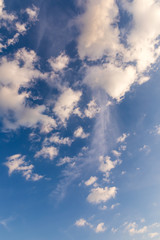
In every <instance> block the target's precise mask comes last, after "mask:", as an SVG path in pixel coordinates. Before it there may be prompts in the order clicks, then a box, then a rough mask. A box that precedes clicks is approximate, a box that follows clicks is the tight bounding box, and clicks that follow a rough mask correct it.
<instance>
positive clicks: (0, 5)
mask: <svg viewBox="0 0 160 240" xmlns="http://www.w3.org/2000/svg"><path fill="white" fill-rule="evenodd" d="M38 12H39V9H38V8H37V7H36V6H34V5H33V6H32V8H27V9H26V10H25V11H23V12H21V15H22V16H21V19H19V18H18V17H17V15H16V14H15V13H10V12H8V11H7V10H6V8H5V4H4V1H3V0H1V1H0V27H5V29H6V31H5V32H4V31H3V33H2V34H1V38H0V52H2V51H3V50H4V49H7V48H8V47H9V46H10V45H14V44H15V43H17V42H18V41H19V38H20V36H22V35H24V34H25V33H26V32H27V30H28V29H30V27H31V26H32V24H33V23H34V22H35V21H36V20H37V16H38ZM25 13H27V15H28V18H26V16H25ZM7 34H8V35H7Z"/></svg>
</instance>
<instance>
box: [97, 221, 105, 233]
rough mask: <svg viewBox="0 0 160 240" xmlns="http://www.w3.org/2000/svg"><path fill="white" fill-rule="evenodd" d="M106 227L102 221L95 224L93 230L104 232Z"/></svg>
mask: <svg viewBox="0 0 160 240" xmlns="http://www.w3.org/2000/svg"><path fill="white" fill-rule="evenodd" d="M106 229H107V228H106V227H105V225H104V223H103V222H102V223H99V224H98V225H97V227H96V229H95V232H96V233H100V232H105V231H106Z"/></svg>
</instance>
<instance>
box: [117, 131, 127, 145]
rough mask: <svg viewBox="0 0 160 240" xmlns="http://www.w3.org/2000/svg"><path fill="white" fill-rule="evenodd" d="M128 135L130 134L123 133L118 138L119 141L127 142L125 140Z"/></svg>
mask: <svg viewBox="0 0 160 240" xmlns="http://www.w3.org/2000/svg"><path fill="white" fill-rule="evenodd" d="M128 136H129V134H126V133H123V134H122V135H121V136H120V137H118V138H117V143H123V142H125V140H126V138H127V137H128Z"/></svg>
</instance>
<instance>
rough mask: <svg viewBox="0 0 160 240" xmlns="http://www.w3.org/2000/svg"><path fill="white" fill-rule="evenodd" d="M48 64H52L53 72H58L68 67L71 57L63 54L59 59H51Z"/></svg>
mask: <svg viewBox="0 0 160 240" xmlns="http://www.w3.org/2000/svg"><path fill="white" fill-rule="evenodd" d="M48 62H49V63H50V65H51V67H52V69H53V71H55V72H58V71H62V70H63V69H64V68H66V67H67V65H68V63H69V57H68V56H67V55H65V53H64V52H62V53H61V54H60V55H59V56H58V57H57V58H53V57H52V58H50V59H49V60H48Z"/></svg>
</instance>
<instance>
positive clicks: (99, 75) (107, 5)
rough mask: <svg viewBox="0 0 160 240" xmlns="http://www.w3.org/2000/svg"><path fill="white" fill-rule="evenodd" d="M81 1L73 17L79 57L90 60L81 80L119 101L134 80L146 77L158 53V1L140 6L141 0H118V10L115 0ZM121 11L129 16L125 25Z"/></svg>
mask: <svg viewBox="0 0 160 240" xmlns="http://www.w3.org/2000/svg"><path fill="white" fill-rule="evenodd" d="M83 5H84V13H83V14H82V15H80V16H79V17H78V20H77V22H78V26H79V29H80V35H79V38H78V52H79V55H80V58H81V59H84V58H85V57H86V58H87V59H88V60H91V61H92V64H91V65H90V64H88V65H87V67H86V76H85V79H84V82H85V83H87V84H88V85H89V86H91V87H92V88H95V87H96V88H97V87H98V88H99V87H100V88H103V89H105V91H106V92H107V94H108V95H109V96H110V97H112V98H114V99H116V100H117V101H120V100H121V99H122V98H123V97H124V95H125V93H126V92H127V91H129V90H130V88H131V86H132V85H133V84H134V83H136V84H142V83H144V82H146V81H148V80H149V79H150V77H149V71H150V69H151V67H152V66H153V64H155V63H156V62H157V60H158V58H159V56H160V46H159V36H160V30H159V29H160V4H159V2H158V1H155V0H146V1H145V3H144V4H143V5H144V6H143V7H141V8H140V7H139V6H141V5H142V3H141V0H135V1H127V0H122V1H121V8H122V9H121V10H119V7H118V5H117V3H116V1H115V0H109V1H105V0H100V1H97V0H87V1H86V3H85V4H83ZM122 12H125V13H127V15H128V16H130V17H129V18H128V23H127V21H126V26H125V27H123V26H122V24H121V14H122ZM102 59H103V60H102ZM97 60H98V62H97Z"/></svg>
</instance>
